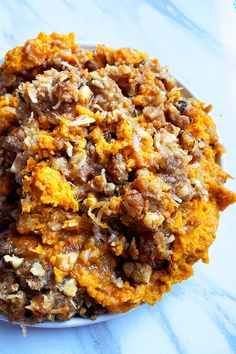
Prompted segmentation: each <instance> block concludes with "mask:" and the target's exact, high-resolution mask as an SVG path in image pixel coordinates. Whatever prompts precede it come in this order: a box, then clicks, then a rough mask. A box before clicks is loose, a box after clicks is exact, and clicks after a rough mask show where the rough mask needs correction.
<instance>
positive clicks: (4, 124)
mask: <svg viewBox="0 0 236 354" xmlns="http://www.w3.org/2000/svg"><path fill="white" fill-rule="evenodd" d="M210 110H211V106H206V105H205V103H204V102H201V101H199V100H196V99H195V98H192V97H185V96H184V95H183V94H182V93H181V89H180V88H179V87H178V85H177V83H176V81H175V79H174V78H173V77H172V75H170V73H169V72H168V70H167V69H166V68H165V67H162V66H161V65H160V64H159V62H158V60H157V59H150V58H149V57H148V56H147V55H146V54H145V53H141V52H139V51H137V50H134V49H130V48H121V49H118V50H114V49H110V48H107V47H105V46H104V45H98V46H97V47H96V48H94V49H91V50H86V49H83V48H80V47H79V46H78V45H77V44H76V43H75V38H74V34H72V33H70V34H69V35H68V36H66V35H60V34H57V33H52V34H51V35H49V36H48V35H46V34H44V33H40V34H39V36H38V37H37V38H36V39H32V40H28V41H27V42H26V43H25V45H24V46H20V47H16V48H14V49H13V50H10V51H9V52H8V53H7V54H6V56H5V60H4V62H3V64H2V65H1V66H0V134H1V137H0V161H1V173H0V179H1V183H0V202H1V211H0V227H1V234H0V256H1V267H0V312H2V313H5V314H6V315H7V316H8V317H9V318H10V319H11V320H13V321H23V322H24V321H26V322H40V321H44V320H55V319H57V320H67V319H69V318H71V317H73V316H81V317H87V318H92V319H93V318H95V317H96V316H98V315H99V314H101V313H104V312H108V311H110V312H125V311H128V310H129V309H131V308H133V307H135V306H137V305H139V304H141V303H148V304H150V305H153V304H154V303H155V302H156V301H157V300H160V299H161V298H162V295H163V293H165V292H167V291H169V290H170V289H171V286H172V284H174V283H177V282H181V281H182V280H184V279H187V278H188V277H190V276H191V275H192V274H193V268H192V267H193V264H194V263H195V262H197V261H198V260H199V259H201V260H202V261H203V262H208V249H209V246H210V245H211V243H212V242H213V240H214V238H215V235H216V231H217V225H218V219H219V212H220V211H221V210H224V209H225V208H226V207H228V206H229V205H230V204H231V203H233V202H235V201H236V196H235V194H234V193H232V192H230V191H228V190H227V189H226V188H225V187H224V183H225V182H226V180H227V178H228V177H229V176H228V174H227V173H226V172H224V171H223V170H222V168H221V166H220V163H219V161H220V156H221V155H222V153H223V152H224V149H223V147H222V145H220V144H219V142H218V136H217V133H216V127H215V124H214V122H213V120H212V118H211V116H210V115H209V112H210Z"/></svg>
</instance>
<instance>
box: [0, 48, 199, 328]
mask: <svg viewBox="0 0 236 354" xmlns="http://www.w3.org/2000/svg"><path fill="white" fill-rule="evenodd" d="M80 46H81V47H82V48H85V49H93V48H94V47H95V46H96V44H95V43H91V42H89V43H88V42H82V43H80ZM0 63H1V60H0ZM176 80H177V83H178V86H180V87H182V88H183V89H182V95H183V96H184V97H186V98H189V97H195V98H198V96H197V95H196V94H195V93H193V92H194V91H193V90H192V89H191V88H189V87H186V85H185V84H183V81H182V80H181V79H176ZM122 315H123V314H122V313H108V314H105V315H100V316H98V317H97V319H96V320H94V321H93V320H88V319H85V318H80V317H73V318H72V319H70V320H68V321H63V322H60V321H54V322H52V321H45V322H42V323H37V324H32V325H27V326H29V327H37V328H71V327H81V326H88V325H92V324H96V323H99V322H104V321H109V320H112V319H115V318H118V317H120V316H122ZM0 321H4V322H8V323H10V321H8V319H7V318H6V317H5V316H4V315H0ZM14 324H17V325H20V323H14Z"/></svg>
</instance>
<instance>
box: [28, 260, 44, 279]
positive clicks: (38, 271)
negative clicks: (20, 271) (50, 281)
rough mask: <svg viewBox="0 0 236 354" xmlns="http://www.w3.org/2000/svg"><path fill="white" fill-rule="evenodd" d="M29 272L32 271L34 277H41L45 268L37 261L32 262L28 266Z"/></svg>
mask: <svg viewBox="0 0 236 354" xmlns="http://www.w3.org/2000/svg"><path fill="white" fill-rule="evenodd" d="M30 273H32V274H33V275H35V276H36V277H43V276H44V275H45V270H44V268H43V266H42V265H41V264H40V263H39V262H34V264H33V265H32V267H31V268H30Z"/></svg>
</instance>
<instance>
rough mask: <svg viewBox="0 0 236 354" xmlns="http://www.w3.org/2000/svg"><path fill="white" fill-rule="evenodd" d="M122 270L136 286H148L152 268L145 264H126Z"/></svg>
mask: <svg viewBox="0 0 236 354" xmlns="http://www.w3.org/2000/svg"><path fill="white" fill-rule="evenodd" d="M123 270H124V272H125V275H126V276H127V278H131V279H133V281H134V282H135V283H137V284H148V283H149V282H150V279H151V275H152V267H151V266H150V265H149V264H147V263H136V262H134V263H132V262H126V263H124V265H123Z"/></svg>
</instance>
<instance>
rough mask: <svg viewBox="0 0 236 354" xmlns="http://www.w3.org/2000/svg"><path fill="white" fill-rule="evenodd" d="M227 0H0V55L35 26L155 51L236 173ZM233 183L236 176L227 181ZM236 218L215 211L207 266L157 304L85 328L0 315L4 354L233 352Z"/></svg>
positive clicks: (232, 15)
mask: <svg viewBox="0 0 236 354" xmlns="http://www.w3.org/2000/svg"><path fill="white" fill-rule="evenodd" d="M233 3H234V1H233V0H224V1H222V0H205V1H198V0H191V1H189V0H148V1H145V0H130V1H128V0H127V1H126V0H119V1H112V0H110V1H109V0H86V1H82V0H51V1H49V0H48V1H46V0H41V1H37V0H0V44H1V45H0V58H1V57H3V55H4V53H5V52H6V51H7V50H8V49H10V48H12V47H14V46H16V45H18V44H22V43H23V42H24V41H25V40H26V39H28V38H29V37H34V36H36V35H37V34H38V32H40V31H45V32H47V33H50V32H52V31H57V32H61V33H68V32H71V31H74V32H75V33H76V35H77V41H78V42H80V41H93V42H104V43H105V44H107V45H110V46H113V47H118V46H133V47H136V48H138V49H141V50H144V51H146V52H147V53H148V54H150V55H151V56H155V57H158V58H159V60H160V61H161V63H162V64H166V65H168V66H169V67H170V70H171V71H172V72H173V73H175V75H176V76H177V77H178V78H180V79H181V80H182V81H183V82H184V83H185V84H186V85H187V86H188V87H190V89H192V90H193V91H194V92H196V93H197V95H198V96H199V97H201V98H202V99H203V100H204V101H206V102H210V103H213V105H214V110H213V116H214V119H215V121H216V123H217V125H218V130H219V133H220V138H221V141H222V142H223V143H224V145H225V146H226V148H227V150H228V153H227V155H226V157H225V158H224V168H225V169H226V170H227V171H228V172H229V173H230V174H232V175H234V176H236V164H235V158H236V153H235V152H236V142H235V141H236V139H235V131H236V120H235V113H236V109H235V99H236V95H235V93H236V77H235V76H236V47H235V37H236V10H235V9H234V5H233ZM228 186H229V187H230V188H231V189H234V190H235V181H233V180H231V181H230V182H229V183H228ZM235 217H236V207H235V206H231V207H230V208H229V209H228V210H227V211H226V212H225V213H224V214H223V215H222V217H221V221H220V226H219V230H218V237H217V239H216V241H215V242H214V244H213V245H212V247H211V249H210V259H211V262H210V264H209V265H204V264H202V263H199V264H197V265H196V266H195V276H194V277H193V278H191V279H189V280H188V281H185V282H184V283H182V284H179V285H175V286H174V287H173V290H172V291H171V292H170V293H169V294H166V295H165V296H164V298H163V300H162V301H161V302H160V303H158V304H156V305H155V306H154V307H148V306H146V305H145V306H141V307H140V308H137V309H136V310H134V311H132V312H130V313H128V314H125V315H124V316H122V317H120V318H118V319H115V320H111V321H109V322H106V323H100V324H95V325H91V326H88V327H83V328H73V329H60V330H55V329H51V330H46V329H34V328H30V329H29V330H28V335H27V337H26V338H24V337H23V336H22V333H21V329H20V328H19V327H18V326H13V325H10V324H5V323H2V322H1V323H0V353H1V354H12V353H14V354H23V353H24V354H51V353H52V354H62V353H63V354H74V353H75V354H80V353H83V354H84V353H86V354H87V353H88V354H100V353H101V354H110V353H112V354H116V353H121V354H143V353H147V354H175V353H178V354H180V353H187V354H198V353H199V354H230V353H236V277H235V272H234V269H235V244H236V240H235V230H234V225H235Z"/></svg>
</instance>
